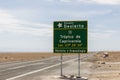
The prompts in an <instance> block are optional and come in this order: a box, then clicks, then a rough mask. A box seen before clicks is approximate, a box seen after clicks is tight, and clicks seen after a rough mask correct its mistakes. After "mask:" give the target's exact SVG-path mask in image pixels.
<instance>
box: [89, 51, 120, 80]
mask: <svg viewBox="0 0 120 80" xmlns="http://www.w3.org/2000/svg"><path fill="white" fill-rule="evenodd" d="M103 54H104V52H100V53H98V54H97V55H95V57H96V58H95V59H96V61H95V62H94V66H93V67H92V69H93V70H92V74H90V76H89V80H120V52H108V54H109V56H108V57H106V58H104V57H103V56H104V55H103Z"/></svg>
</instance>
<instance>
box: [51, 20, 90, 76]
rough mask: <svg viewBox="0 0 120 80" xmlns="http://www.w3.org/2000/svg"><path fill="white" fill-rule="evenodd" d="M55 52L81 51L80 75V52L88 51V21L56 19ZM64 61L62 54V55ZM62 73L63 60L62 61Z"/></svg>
mask: <svg viewBox="0 0 120 80" xmlns="http://www.w3.org/2000/svg"><path fill="white" fill-rule="evenodd" d="M53 26H54V31H53V32H54V39H53V40H54V45H53V46H54V49H53V51H54V53H61V54H62V53H79V55H78V76H80V53H87V51H88V48H87V45H88V44H87V42H88V41H87V36H88V33H87V32H88V31H87V21H55V22H54V24H53ZM61 61H62V55H61ZM61 75H62V62H61Z"/></svg>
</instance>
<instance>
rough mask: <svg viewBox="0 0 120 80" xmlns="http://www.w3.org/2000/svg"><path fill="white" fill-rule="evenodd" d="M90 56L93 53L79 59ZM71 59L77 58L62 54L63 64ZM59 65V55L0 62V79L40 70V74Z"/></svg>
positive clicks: (65, 64) (16, 78)
mask: <svg viewBox="0 0 120 80" xmlns="http://www.w3.org/2000/svg"><path fill="white" fill-rule="evenodd" d="M90 56H93V54H91V55H82V56H81V60H82V59H84V58H87V57H90ZM71 60H77V56H76V55H72V56H64V57H63V64H64V65H63V66H67V62H69V61H71ZM59 65H60V56H56V57H51V58H48V59H43V60H34V61H24V62H22V61H17V62H7V63H0V80H19V78H24V77H26V76H27V77H28V75H32V74H35V73H37V72H39V73H40V72H41V73H40V74H41V75H43V74H44V72H45V71H46V70H49V69H53V68H54V67H57V68H59ZM23 80H24V79H23ZM28 80H30V79H28Z"/></svg>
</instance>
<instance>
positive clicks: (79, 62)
mask: <svg viewBox="0 0 120 80" xmlns="http://www.w3.org/2000/svg"><path fill="white" fill-rule="evenodd" d="M78 77H80V53H78Z"/></svg>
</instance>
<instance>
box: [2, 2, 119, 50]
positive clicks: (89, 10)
mask: <svg viewBox="0 0 120 80" xmlns="http://www.w3.org/2000/svg"><path fill="white" fill-rule="evenodd" d="M119 8H120V0H0V52H11V51H12V52H14V51H15V52H17V51H18V52H19V51H20V52H23V51H26V52H31V51H32V52H34V51H35V52H52V49H53V21H60V20H72V21H73V20H88V29H89V32H88V35H89V36H88V39H89V40H88V42H89V43H88V45H89V46H88V48H89V51H101V50H102V51H103V50H107V51H108V50H109V51H116V50H117V51H118V50H120V47H119V45H120V42H119V41H120V37H119V35H120V9H119Z"/></svg>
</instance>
